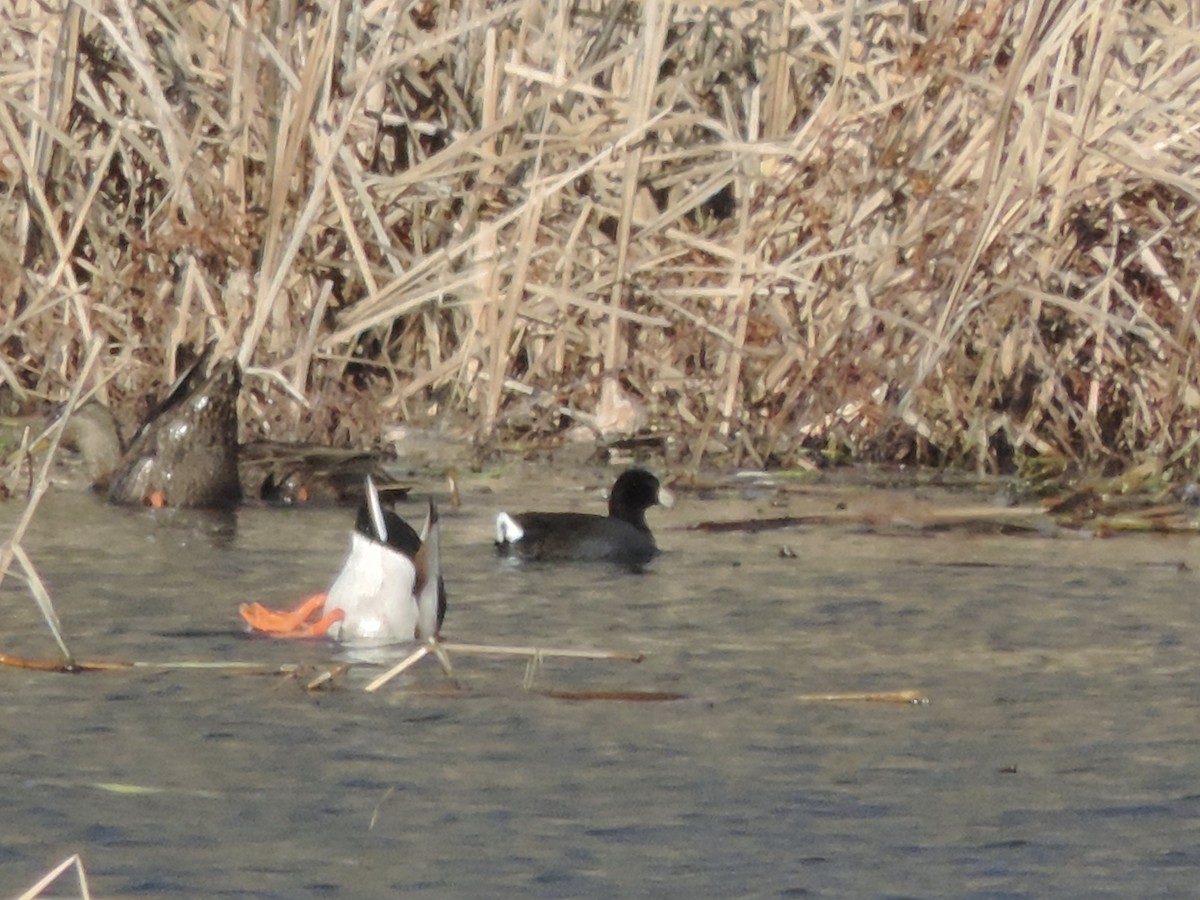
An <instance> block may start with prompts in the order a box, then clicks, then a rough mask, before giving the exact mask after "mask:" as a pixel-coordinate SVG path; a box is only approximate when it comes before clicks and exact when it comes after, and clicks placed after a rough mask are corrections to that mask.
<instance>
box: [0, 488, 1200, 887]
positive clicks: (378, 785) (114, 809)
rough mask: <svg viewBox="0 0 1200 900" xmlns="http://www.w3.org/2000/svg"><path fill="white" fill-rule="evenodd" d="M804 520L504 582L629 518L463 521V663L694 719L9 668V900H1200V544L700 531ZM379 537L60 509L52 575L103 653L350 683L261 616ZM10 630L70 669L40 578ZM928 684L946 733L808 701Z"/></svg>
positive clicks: (486, 672) (247, 513)
mask: <svg viewBox="0 0 1200 900" xmlns="http://www.w3.org/2000/svg"><path fill="white" fill-rule="evenodd" d="M606 477H607V476H604V475H593V476H592V477H591V478H590V479H589V483H590V484H598V483H599V482H600V481H601V480H603V479H604V478H606ZM874 497H875V498H876V499H877V498H878V492H874ZM773 499H775V500H776V502H779V501H778V500H777V498H773V495H771V494H770V493H769V492H761V493H756V494H754V495H748V496H745V497H741V496H738V495H732V496H731V495H729V494H720V495H718V496H717V498H716V499H712V500H704V499H700V497H698V496H695V495H691V496H689V495H686V494H685V495H684V496H683V497H682V498H681V502H680V504H679V505H678V506H677V507H676V509H675V510H672V511H663V510H652V511H651V513H650V519H651V521H652V524H653V525H654V526H655V527H656V533H657V535H658V538H659V543H660V544H661V545H662V546H663V547H664V549H665V551H666V552H665V553H664V555H663V556H662V557H661V558H660V559H659V560H658V561H657V562H656V564H655V565H654V567H653V568H652V570H651V571H650V572H648V573H646V574H641V575H636V574H629V573H624V572H618V571H613V570H611V569H608V568H606V567H565V568H533V569H518V568H513V567H511V566H509V565H506V564H503V563H501V562H499V561H497V560H496V559H495V558H494V556H493V555H492V552H491V547H490V540H491V533H492V519H493V516H494V514H495V512H496V510H497V509H500V508H508V509H510V510H513V511H517V510H519V509H521V508H525V507H528V506H534V507H542V508H559V509H563V508H574V509H585V510H589V509H596V508H599V506H600V504H599V501H598V500H596V499H595V497H594V496H593V495H592V494H590V493H584V492H579V491H567V490H565V488H563V487H562V485H561V479H559V480H557V481H556V480H553V479H552V480H549V481H547V480H546V479H545V478H544V477H543V475H542V473H539V472H537V471H532V472H530V473H527V474H526V475H525V476H524V478H523V479H522V478H518V479H517V480H516V481H513V480H511V479H510V480H508V481H504V482H501V481H492V480H489V479H486V478H476V479H468V480H467V481H466V483H465V484H464V505H463V508H462V509H461V510H460V511H458V512H453V511H450V510H445V511H444V516H443V520H442V527H443V542H444V543H443V546H444V548H445V550H444V559H445V561H446V565H447V568H448V570H447V588H448V591H449V596H450V612H449V615H448V618H447V626H446V630H445V633H446V637H447V638H448V639H449V640H455V639H457V640H460V641H476V642H493V643H505V644H514V643H519V644H540V645H544V646H552V647H602V648H610V649H614V650H630V651H636V652H642V653H645V654H646V656H647V658H646V661H645V662H643V663H642V664H640V665H631V664H628V663H620V662H587V661H582V662H581V661H548V662H547V663H546V665H545V668H544V670H543V671H542V672H541V673H540V675H539V677H538V681H537V686H539V687H545V688H557V689H566V690H589V689H595V690H610V689H611V690H616V689H626V690H646V691H672V692H678V693H681V694H683V695H685V697H686V699H684V700H682V701H678V702H669V703H632V702H567V701H563V700H555V699H550V698H548V697H546V696H544V695H541V694H537V693H527V692H526V691H524V690H523V689H522V686H521V681H522V675H523V671H524V665H523V663H522V662H520V661H518V660H496V659H481V658H467V657H457V658H456V662H457V664H458V667H459V670H460V674H461V677H462V681H463V690H462V691H460V692H458V693H447V692H446V691H445V690H444V687H445V683H444V681H443V679H442V676H441V675H440V673H439V671H438V669H437V667H436V666H435V665H433V664H432V663H431V662H430V661H425V662H423V663H422V664H421V665H420V666H418V667H417V668H416V669H415V670H413V671H412V673H411V674H409V675H407V676H405V677H404V678H402V679H400V680H399V681H397V682H395V683H393V684H392V685H389V686H388V687H386V688H384V689H383V690H381V691H380V692H378V693H375V694H368V693H365V692H364V691H363V690H362V687H363V686H364V685H365V684H366V683H367V681H369V680H370V678H372V677H373V676H374V675H375V674H377V673H378V671H377V670H370V669H366V668H360V669H355V670H352V671H351V672H350V673H349V674H348V676H346V677H345V678H344V680H343V681H342V682H341V683H340V686H339V688H338V689H336V690H334V691H322V692H316V693H310V692H306V691H304V690H302V689H301V688H300V687H299V685H298V684H297V683H296V682H295V681H291V680H287V679H284V678H281V677H278V676H270V677H263V676H247V675H230V674H224V673H219V672H207V671H161V670H139V671H134V672H113V673H104V674H88V675H77V676H65V675H55V674H47V673H41V672H31V671H24V670H17V669H0V679H2V680H3V699H2V700H0V716H3V736H2V737H0V783H2V784H3V796H4V810H5V814H4V815H3V816H2V817H0V894H3V895H4V896H9V895H11V894H14V893H16V892H18V891H19V890H20V889H21V888H22V887H23V886H25V885H28V884H30V883H31V882H32V881H34V880H35V879H36V877H37V876H38V874H40V873H41V872H42V871H44V870H45V869H47V868H49V867H50V865H52V864H53V863H54V862H56V861H57V860H59V859H61V858H62V857H64V856H66V855H68V854H70V853H72V852H79V853H81V854H82V855H83V857H84V861H85V864H86V866H87V869H88V873H89V877H90V880H91V885H92V889H93V891H94V892H95V893H97V894H99V895H103V896H128V897H134V896H153V897H164V896H165V897H170V896H205V897H213V896H237V897H263V898H267V897H272V898H275V897H278V898H294V897H302V896H316V897H319V896H329V897H382V896H392V895H396V894H398V893H400V892H404V894H405V895H407V896H429V897H483V896H487V897H597V898H603V897H614V898H615V897H629V896H655V897H681V898H682V897H702V896H707V897H716V896H738V897H741V896H761V897H781V896H782V897H795V896H826V897H851V896H854V897H893V896H894V897H900V896H911V897H970V896H977V897H1047V896H1063V897H1085V896H1086V897H1095V896H1111V897H1133V896H1149V895H1152V894H1156V895H1176V896H1186V895H1189V894H1192V893H1193V892H1194V884H1195V882H1196V874H1197V866H1198V864H1200V818H1198V814H1200V787H1198V786H1197V781H1196V777H1195V773H1196V749H1195V748H1196V746H1197V739H1198V738H1200V714H1198V708H1197V707H1198V706H1200V699H1198V698H1200V689H1198V688H1200V684H1198V683H1197V682H1198V681H1200V679H1198V677H1197V674H1196V673H1197V666H1196V653H1197V646H1198V644H1200V622H1198V617H1197V615H1196V611H1195V604H1196V596H1197V575H1196V573H1195V572H1194V571H1193V570H1192V569H1191V568H1190V567H1189V566H1188V565H1185V564H1187V563H1190V561H1191V560H1192V558H1193V557H1194V555H1195V553H1196V549H1197V543H1196V541H1195V540H1194V539H1192V538H1188V537H1161V536H1125V537H1121V538H1119V539H1114V540H1091V541H1086V540H1064V539H1047V538H1040V537H999V536H979V535H966V534H961V533H958V534H955V533H942V534H937V535H928V534H923V533H917V532H914V531H905V530H898V531H892V532H891V533H889V534H887V535H881V534H878V533H872V532H871V531H867V530H864V529H861V528H857V527H854V526H851V525H846V526H839V527H807V528H799V529H793V530H790V531H786V532H771V533H760V534H757V535H744V534H726V535H711V534H705V533H702V532H697V531H692V530H688V529H687V528H686V526H687V525H688V524H689V523H694V522H696V521H699V520H703V519H714V518H725V517H728V516H740V515H746V514H761V515H778V514H780V512H781V509H782V510H783V511H789V512H797V511H801V510H813V509H816V510H821V509H831V508H832V507H833V505H834V504H835V502H837V498H836V497H835V495H831V494H823V493H815V494H813V495H811V496H805V495H793V496H792V497H791V498H790V499H787V500H785V501H783V502H784V504H785V505H784V506H783V507H780V506H776V505H771V503H772V500H773ZM906 499H907V498H906V496H905V495H898V496H897V497H896V498H895V502H896V503H900V504H902V503H904V502H906ZM853 502H855V501H854V499H853V498H852V499H851V503H853ZM400 512H401V513H402V514H404V515H406V516H408V517H409V518H411V519H414V520H419V519H420V510H419V505H418V504H416V503H414V504H411V505H409V506H407V507H401V509H400ZM19 513H20V509H19V507H18V506H15V505H11V504H10V505H8V506H5V507H0V534H6V533H7V532H8V529H9V528H11V523H12V522H13V521H15V519H16V517H17V516H18V515H19ZM351 519H352V513H351V512H347V511H345V510H266V509H243V510H240V511H239V512H238V513H237V514H236V515H235V516H233V517H231V518H228V519H225V520H222V519H219V518H218V519H214V518H212V517H208V516H204V515H200V514H187V513H176V514H173V515H172V514H169V513H167V514H164V513H152V512H149V511H143V510H119V509H113V508H109V507H105V506H103V505H102V504H100V503H98V502H97V501H96V500H95V499H94V498H92V497H89V496H86V495H78V494H68V493H61V492H59V493H54V494H52V495H51V496H50V497H48V498H47V500H46V501H45V503H44V506H43V508H42V509H40V510H39V512H38V516H37V519H36V520H35V523H34V527H33V530H32V533H31V535H30V537H29V539H28V541H27V546H28V549H29V550H30V552H31V554H32V555H33V557H34V560H35V562H36V563H37V565H38V566H39V568H40V570H41V571H42V573H43V575H44V576H45V578H46V580H47V581H48V583H49V585H50V587H51V590H52V593H53V595H54V597H55V600H56V604H57V607H58V610H59V613H60V615H61V617H62V619H63V624H64V627H65V629H66V632H67V635H68V638H69V640H70V641H71V644H72V647H73V649H74V650H75V652H76V653H77V654H78V655H79V656H80V657H81V658H95V659H127V660H128V659H135V660H158V661H162V660H210V661H211V660H250V661H256V662H263V663H271V664H277V663H292V662H301V663H313V664H322V663H328V662H330V661H333V660H335V659H337V658H338V657H339V652H338V651H337V650H335V649H333V648H330V647H328V646H326V645H324V644H322V643H320V642H315V643H312V642H309V643H299V644H298V643H292V642H272V641H265V640H257V639H254V638H251V637H249V636H246V635H244V634H242V632H241V630H240V628H239V626H238V620H237V618H236V606H237V603H238V602H239V601H241V600H244V599H256V600H261V601H263V602H267V603H276V604H279V605H283V604H285V603H286V602H288V601H291V600H295V599H298V598H299V597H301V596H302V595H304V594H305V593H306V592H307V591H310V590H315V589H319V588H321V587H323V586H325V584H326V583H327V582H328V581H329V580H330V578H331V577H332V574H333V573H334V572H335V571H336V569H337V567H338V565H339V563H340V561H341V556H342V554H343V552H344V550H345V546H346V542H347V536H348V526H349V522H350V521H351ZM783 545H787V546H788V547H789V548H790V549H791V550H793V551H794V552H795V553H796V554H797V556H796V558H785V557H783V556H781V555H780V548H781V546H783ZM0 604H2V605H3V609H4V612H5V614H6V617H7V627H6V628H5V630H4V634H5V636H4V646H3V647H0V650H5V651H7V652H11V653H20V654H24V655H29V656H37V655H45V656H50V655H52V653H53V645H52V643H51V641H50V639H49V637H48V636H47V633H46V629H45V626H44V625H43V624H42V623H41V621H40V618H39V615H38V613H37V611H36V609H35V607H34V605H33V603H32V601H31V600H30V599H29V597H28V595H27V593H26V592H25V590H24V588H23V587H22V586H21V584H20V583H19V581H17V580H14V579H12V578H10V579H7V580H6V581H5V584H4V586H3V588H2V589H0ZM401 652H402V651H396V652H395V654H393V655H394V657H395V658H399V656H400V654H401ZM901 688H920V689H922V690H924V691H925V692H926V694H927V695H928V696H929V698H930V700H931V702H930V703H929V704H928V705H926V706H907V705H892V704H880V703H814V702H806V701H803V700H801V699H799V698H800V695H802V694H811V693H824V692H850V691H885V690H896V689H901Z"/></svg>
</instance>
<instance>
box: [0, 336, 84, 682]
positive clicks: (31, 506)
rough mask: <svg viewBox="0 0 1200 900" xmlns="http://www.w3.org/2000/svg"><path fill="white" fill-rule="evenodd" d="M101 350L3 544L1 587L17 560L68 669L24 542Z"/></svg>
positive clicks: (52, 433) (69, 659) (69, 661)
mask: <svg viewBox="0 0 1200 900" xmlns="http://www.w3.org/2000/svg"><path fill="white" fill-rule="evenodd" d="M101 348H102V343H101V341H100V340H98V339H93V340H92V342H91V346H90V347H89V348H88V355H87V358H86V359H85V360H84V361H83V366H82V368H81V369H80V374H79V379H78V380H77V381H76V382H75V384H74V385H73V386H72V388H71V394H70V396H69V397H68V399H67V405H66V409H65V411H64V413H63V415H62V417H61V418H60V419H59V420H58V421H57V422H55V423H54V424H53V425H51V426H50V428H49V429H48V438H47V444H48V446H47V449H46V455H45V457H44V458H43V460H42V465H41V468H40V469H38V473H37V476H36V477H35V478H34V479H33V482H32V486H31V489H30V493H29V498H28V500H27V501H26V503H25V509H24V511H23V512H22V513H21V518H20V519H18V520H17V524H16V526H15V527H14V528H13V531H12V534H11V535H9V537H8V540H6V541H5V542H4V543H3V544H0V584H3V583H4V577H5V576H6V575H7V574H8V570H9V568H10V567H11V566H12V563H13V560H16V561H17V563H19V564H20V566H21V569H22V571H23V572H24V573H25V580H26V582H27V583H28V585H29V589H30V591H31V593H32V594H33V599H34V601H35V602H36V603H37V605H38V609H39V610H40V611H41V613H42V618H43V619H44V620H45V622H46V625H47V626H48V627H49V628H50V633H51V635H52V636H53V637H54V640H55V642H56V643H57V644H58V646H59V649H60V650H62V654H63V660H64V664H65V665H66V666H67V667H68V668H71V667H73V666H74V665H75V660H74V656H73V654H72V653H71V651H70V649H69V648H68V647H67V642H66V639H65V638H64V637H63V631H62V623H61V622H60V621H59V618H58V613H57V612H55V609H54V601H53V600H52V599H51V598H50V593H49V591H47V590H46V585H45V584H44V583H43V582H42V579H41V576H39V575H38V572H37V568H36V567H35V566H34V564H33V561H32V560H31V559H30V558H29V554H27V553H26V552H25V548H24V547H22V546H21V541H22V540H23V539H24V537H25V533H26V532H27V531H28V530H29V526H30V524H31V523H32V522H33V516H34V514H35V513H36V512H37V508H38V505H39V504H40V503H41V502H42V497H44V496H45V495H46V490H47V488H49V486H50V467H51V465H52V464H53V463H54V457H55V454H56V452H57V450H58V445H59V442H60V441H61V440H62V435H63V431H64V429H65V428H66V425H67V421H68V419H69V418H70V415H71V413H72V412H74V410H75V408H76V406H77V405H78V403H79V396H80V394H81V393H82V391H83V386H84V384H86V383H87V381H88V378H89V377H90V376H91V373H92V369H93V367H94V366H95V364H96V359H97V357H98V356H99V355H100V350H101Z"/></svg>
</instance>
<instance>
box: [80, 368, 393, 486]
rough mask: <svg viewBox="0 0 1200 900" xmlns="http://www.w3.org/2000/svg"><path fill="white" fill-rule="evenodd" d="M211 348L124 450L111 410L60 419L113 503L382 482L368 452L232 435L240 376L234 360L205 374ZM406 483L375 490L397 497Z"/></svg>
mask: <svg viewBox="0 0 1200 900" xmlns="http://www.w3.org/2000/svg"><path fill="white" fill-rule="evenodd" d="M211 352H212V348H211V347H210V348H209V349H208V350H206V351H205V352H204V354H203V355H202V356H201V357H200V358H199V359H198V360H197V361H196V363H194V364H193V365H192V366H191V368H189V369H188V371H187V372H185V373H184V375H183V376H182V377H181V378H180V379H179V380H178V381H177V382H176V384H175V386H174V387H173V389H172V390H171V391H170V393H169V394H168V396H167V399H166V400H165V401H163V402H162V403H161V404H160V405H159V406H158V407H156V408H155V409H154V410H153V411H152V412H151V413H150V415H149V416H148V417H147V418H146V421H145V422H144V423H143V424H142V426H141V428H139V429H138V432H137V434H136V435H135V437H134V439H133V441H132V442H131V443H130V445H129V448H128V450H126V448H125V446H124V445H123V444H122V442H121V436H120V429H119V428H118V427H117V421H116V419H115V418H114V416H113V414H112V411H111V410H109V408H108V407H107V406H104V405H103V404H100V403H97V402H95V401H92V402H89V403H86V404H84V405H83V406H82V407H80V408H79V409H78V410H76V411H75V413H74V414H73V415H72V416H71V418H70V419H69V420H68V422H67V426H66V430H65V431H64V433H63V445H64V446H65V447H67V448H68V449H73V450H77V451H78V452H79V454H80V455H81V456H82V457H83V462H84V465H85V467H86V470H87V475H88V478H89V480H90V481H91V482H92V485H93V487H94V488H95V489H96V490H98V491H103V492H105V493H106V494H107V496H108V499H109V500H111V501H112V502H114V503H119V504H127V505H135V506H136V505H150V506H188V507H203V508H227V507H231V506H234V505H236V504H237V503H238V502H239V500H241V499H242V497H243V495H246V496H249V497H250V498H252V499H255V500H263V501H266V502H268V503H273V504H283V505H290V504H294V503H308V502H318V503H320V502H326V503H359V502H360V501H362V500H363V499H364V496H365V495H364V489H363V484H364V481H365V478H366V476H368V475H369V476H373V477H374V478H376V479H377V480H382V481H384V482H387V481H389V479H388V475H387V472H386V471H385V470H384V469H383V468H382V466H381V465H380V463H379V460H378V458H377V456H376V455H375V454H372V453H370V452H367V451H363V450H352V449H345V448H338V447H322V446H318V445H315V444H296V443H280V442H278V441H256V442H252V443H248V444H242V445H239V444H238V420H237V395H238V391H239V389H240V385H241V376H240V371H239V369H238V365H237V362H236V361H235V360H233V359H228V360H224V361H222V362H219V363H216V364H215V365H214V366H213V368H212V371H211V373H210V374H209V375H208V376H207V377H205V376H204V368H205V365H206V363H207V360H208V358H209V356H210V355H211ZM407 492H408V489H407V488H406V487H402V486H397V485H389V486H388V487H387V488H386V489H385V491H384V493H385V495H386V496H387V497H388V498H389V499H393V500H396V499H400V498H401V497H402V496H404V495H405V494H407Z"/></svg>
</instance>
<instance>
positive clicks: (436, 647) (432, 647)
mask: <svg viewBox="0 0 1200 900" xmlns="http://www.w3.org/2000/svg"><path fill="white" fill-rule="evenodd" d="M450 651H453V652H454V653H468V654H474V655H477V656H525V657H528V658H529V664H528V665H527V666H526V669H525V679H524V683H525V687H526V688H530V687H532V685H533V679H534V676H535V674H536V672H537V668H538V667H539V666H540V665H541V661H542V660H543V659H544V658H547V657H559V658H564V659H615V660H620V661H623V662H634V663H638V662H641V661H642V660H643V659H645V657H644V656H643V655H642V654H640V653H628V652H622V651H618V650H555V649H546V648H543V647H520V646H508V645H498V646H491V645H488V644H459V643H453V644H450V643H446V642H444V641H430V642H429V643H427V644H422V645H421V646H420V647H418V648H417V649H416V650H414V651H413V652H412V653H410V654H409V655H408V656H406V657H404V659H402V660H400V662H398V663H396V665H394V666H393V667H392V668H390V669H388V670H387V671H386V672H384V673H383V674H382V675H380V676H379V677H378V678H376V679H375V680H374V681H372V682H371V683H370V684H368V685H367V687H366V690H368V691H377V690H379V689H380V688H381V687H383V686H384V685H385V684H387V683H388V682H389V681H391V680H392V679H393V678H395V677H396V676H397V675H399V674H400V673H402V672H404V671H407V670H408V669H410V668H412V667H413V666H415V665H416V664H417V663H418V662H420V661H421V660H422V659H424V658H425V657H426V656H427V655H428V654H430V653H433V654H434V655H435V656H436V657H437V659H438V662H440V663H441V664H442V671H443V672H445V673H446V676H447V677H449V678H453V677H454V672H453V669H452V667H451V665H450Z"/></svg>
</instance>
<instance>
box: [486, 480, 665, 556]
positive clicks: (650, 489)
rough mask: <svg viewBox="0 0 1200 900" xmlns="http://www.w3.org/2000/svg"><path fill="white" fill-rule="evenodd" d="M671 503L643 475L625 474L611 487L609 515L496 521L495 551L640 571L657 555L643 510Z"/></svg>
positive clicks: (503, 517)
mask: <svg viewBox="0 0 1200 900" xmlns="http://www.w3.org/2000/svg"><path fill="white" fill-rule="evenodd" d="M674 502H675V498H674V497H673V496H672V495H671V492H670V491H668V490H667V489H666V488H664V487H663V486H662V485H661V484H659V481H658V479H657V478H655V477H654V476H653V475H652V474H650V473H649V472H647V471H646V470H645V469H628V470H626V471H624V472H622V473H621V475H620V476H619V477H618V478H617V480H616V483H615V484H613V487H612V492H611V493H610V494H609V497H608V515H607V516H600V515H594V514H591V513H574V512H525V513H519V514H518V515H509V514H508V513H506V512H502V513H500V515H499V516H497V517H496V549H497V551H498V552H499V553H500V554H501V555H506V556H510V557H513V558H516V559H520V560H530V561H532V560H539V561H547V562H565V561H576V562H599V561H604V562H614V563H619V564H621V565H627V566H643V565H645V564H646V563H648V562H650V560H652V559H653V558H654V557H655V556H657V555H658V545H657V544H656V543H655V542H654V535H652V534H651V533H650V526H649V525H647V524H646V510H647V509H649V508H650V507H651V506H655V505H660V506H665V507H668V508H669V507H671V506H672V505H673V504H674Z"/></svg>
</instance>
